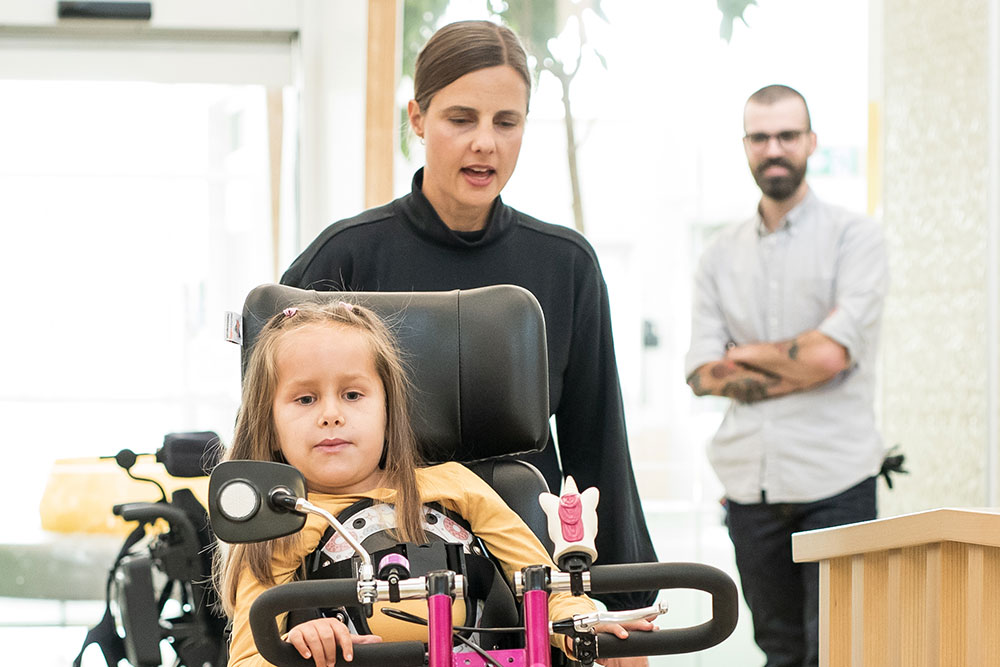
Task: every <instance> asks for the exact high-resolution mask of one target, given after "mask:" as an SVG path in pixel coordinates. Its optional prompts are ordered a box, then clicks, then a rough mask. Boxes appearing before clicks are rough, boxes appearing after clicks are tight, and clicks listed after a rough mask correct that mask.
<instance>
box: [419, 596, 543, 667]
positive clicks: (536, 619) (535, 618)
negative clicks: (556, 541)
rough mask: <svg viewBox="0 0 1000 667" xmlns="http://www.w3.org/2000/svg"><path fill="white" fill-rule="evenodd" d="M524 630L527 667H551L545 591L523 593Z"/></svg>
mask: <svg viewBox="0 0 1000 667" xmlns="http://www.w3.org/2000/svg"><path fill="white" fill-rule="evenodd" d="M524 629H525V641H524V649H525V661H526V662H527V667H551V661H552V656H551V655H550V654H549V594H548V593H547V592H546V591H525V592H524ZM431 667H434V666H433V665H432V666H431Z"/></svg>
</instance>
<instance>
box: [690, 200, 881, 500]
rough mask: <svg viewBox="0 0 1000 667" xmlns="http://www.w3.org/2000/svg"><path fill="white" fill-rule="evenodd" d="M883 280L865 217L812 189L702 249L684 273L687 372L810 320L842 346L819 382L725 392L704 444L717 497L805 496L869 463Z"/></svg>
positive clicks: (862, 473) (860, 473) (813, 496)
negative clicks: (773, 223) (772, 393)
mask: <svg viewBox="0 0 1000 667" xmlns="http://www.w3.org/2000/svg"><path fill="white" fill-rule="evenodd" d="M887 289H888V268H887V259H886V251H885V241H884V237H883V234H882V229H881V227H880V226H879V225H878V224H876V223H875V222H874V221H872V220H870V219H868V218H866V217H864V216H861V215H858V214H854V213H850V212H848V211H846V210H844V209H842V208H839V207H836V206H832V205H830V204H826V203H824V202H821V201H820V200H819V199H818V198H817V197H816V196H815V194H813V192H812V191H810V192H809V193H808V194H807V195H806V198H805V199H804V200H803V201H802V202H801V203H800V204H799V205H798V206H796V207H795V208H794V209H792V211H790V212H789V214H788V215H787V216H786V218H785V220H784V222H783V223H782V225H781V226H780V227H779V228H778V229H777V230H775V231H774V232H773V233H768V230H767V228H766V227H765V225H764V222H763V220H762V219H761V217H760V215H757V216H754V217H753V218H751V219H750V220H748V221H746V222H743V223H741V224H738V225H735V226H733V227H730V228H728V229H726V230H724V231H723V232H721V233H720V235H719V238H718V239H717V240H716V241H715V242H714V243H713V244H712V245H711V246H710V247H709V248H708V249H707V250H706V251H705V254H704V255H703V256H702V258H701V263H700V265H699V267H698V272H697V276H696V278H695V293H694V309H693V310H694V312H693V318H692V319H693V322H692V331H691V349H690V350H689V351H688V354H687V358H686V360H685V368H686V373H687V375H690V374H691V373H692V372H694V371H695V370H696V369H697V368H699V367H700V366H702V365H703V364H705V363H708V362H711V361H717V360H719V359H721V358H722V357H723V356H724V355H725V350H726V344H727V343H728V342H730V341H732V342H735V343H736V344H738V345H743V344H746V343H761V342H777V341H783V340H789V339H792V338H794V337H795V336H797V335H798V334H801V333H804V332H806V331H810V330H813V329H817V330H819V331H820V332H821V333H823V334H825V335H827V336H829V337H830V338H832V339H833V340H835V341H837V342H838V343H840V344H841V345H843V346H844V347H845V348H847V351H848V353H849V354H850V362H851V367H850V368H849V369H848V370H846V371H844V372H843V373H840V374H839V375H838V376H837V377H835V378H834V379H832V380H831V381H829V382H828V383H826V384H824V385H821V386H819V387H817V388H814V389H811V390H809V391H804V392H800V393H794V394H789V395H787V396H781V397H777V398H769V399H765V400H763V401H759V402H756V403H749V404H747V403H739V402H737V401H733V402H732V404H731V405H730V407H729V410H728V412H727V413H726V416H725V418H724V419H723V422H722V425H721V426H720V427H719V431H718V433H716V435H715V437H714V438H713V440H712V443H711V445H710V446H709V460H710V461H711V463H712V466H713V467H714V468H715V472H716V474H717V475H718V476H719V479H720V480H721V481H722V484H723V486H724V487H725V490H726V495H727V497H729V498H731V499H732V500H735V501H736V502H742V503H755V502H760V501H761V491H762V490H764V491H766V492H767V500H768V502H811V501H814V500H820V499H823V498H828V497H830V496H833V495H836V494H838V493H840V492H841V491H844V490H846V489H848V488H850V487H852V486H854V485H855V484H857V483H858V482H860V481H862V480H863V479H866V478H868V477H871V476H873V475H875V474H877V473H878V471H879V468H880V466H881V462H882V457H883V454H884V450H883V446H882V440H881V437H880V436H879V434H878V432H877V431H876V429H875V415H874V407H873V399H874V384H875V356H876V352H877V349H876V348H877V347H878V334H879V324H880V320H881V315H882V303H883V301H884V299H885V294H886V291H887Z"/></svg>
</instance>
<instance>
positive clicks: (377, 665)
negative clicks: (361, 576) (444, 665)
mask: <svg viewBox="0 0 1000 667" xmlns="http://www.w3.org/2000/svg"><path fill="white" fill-rule="evenodd" d="M357 604H358V582H357V580H355V579H327V580H322V581H315V580H314V581H293V582H291V583H287V584H282V585H281V586H275V587H274V588H269V589H268V590H266V591H264V592H263V593H261V594H260V597H258V598H257V599H256V600H254V603H253V605H251V607H250V630H251V632H252V633H253V640H254V642H255V643H256V644H257V649H258V650H259V651H260V654H261V655H262V656H263V657H264V659H265V660H267V661H268V662H270V663H271V664H274V665H278V667H316V662H315V661H314V660H313V659H312V658H310V659H308V660H307V659H306V658H303V657H302V656H301V655H299V652H298V650H296V648H295V647H294V646H292V645H291V644H289V643H288V642H286V641H284V640H283V639H282V638H281V630H280V629H279V628H278V621H277V618H276V617H277V616H279V615H280V614H283V613H285V612H288V611H292V610H294V609H318V608H321V607H341V606H344V605H357ZM425 662H426V649H425V648H424V643H423V642H418V641H409V642H387V643H384V644H355V646H354V659H353V660H352V661H351V662H346V661H345V660H344V656H343V654H342V653H341V651H340V647H339V646H338V647H337V664H338V665H346V666H347V667H385V666H386V665H398V666H399V667H422V665H424V664H425Z"/></svg>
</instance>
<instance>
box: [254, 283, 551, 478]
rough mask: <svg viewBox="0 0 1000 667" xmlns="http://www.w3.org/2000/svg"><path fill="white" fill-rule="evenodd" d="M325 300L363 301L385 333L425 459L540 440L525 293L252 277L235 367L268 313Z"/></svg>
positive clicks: (470, 455)
mask: <svg viewBox="0 0 1000 667" xmlns="http://www.w3.org/2000/svg"><path fill="white" fill-rule="evenodd" d="M327 301H345V302H349V303H357V304H360V305H363V306H366V307H368V308H371V309H372V310H374V311H375V312H376V313H377V314H378V315H379V316H381V317H382V318H383V320H385V321H386V322H387V324H388V325H389V327H390V329H391V330H392V331H393V333H395V335H396V337H397V339H398V340H399V344H400V347H401V349H402V352H403V357H404V360H405V361H406V363H407V365H408V366H409V368H410V379H411V380H412V383H413V386H414V388H415V391H414V395H413V403H414V405H413V406H411V412H412V414H413V425H414V430H415V431H416V434H417V440H418V442H419V443H420V446H421V450H422V452H421V453H422V454H423V456H424V459H425V460H426V461H428V462H429V463H438V462H443V461H461V462H465V463H469V462H474V461H481V460H484V459H493V458H497V457H505V456H511V455H515V454H522V453H527V452H534V451H540V450H541V449H542V448H544V447H545V445H546V443H547V442H548V435H549V430H548V421H549V405H548V361H547V351H546V344H545V322H544V318H543V316H542V311H541V308H540V307H539V305H538V302H537V301H536V300H535V297H534V296H533V295H532V294H531V293H530V292H529V291H527V290H525V289H523V288H521V287H516V286H513V285H494V286H490V287H481V288H477V289H470V290H453V291H450V292H316V291H309V290H301V289H298V288H294V287H287V286H285V285H261V286H260V287H257V288H256V289H254V290H253V291H252V292H250V294H249V295H248V296H247V298H246V302H245V304H244V306H243V350H242V364H243V368H244V369H246V364H247V361H248V359H249V355H250V352H251V351H252V348H253V344H254V342H255V340H256V338H257V336H258V335H259V333H260V331H261V329H262V328H263V326H264V324H265V323H266V322H267V320H268V319H270V318H271V317H272V316H273V315H275V314H276V313H279V312H281V311H282V310H284V309H285V308H287V307H289V306H293V305H297V304H303V303H316V302H327Z"/></svg>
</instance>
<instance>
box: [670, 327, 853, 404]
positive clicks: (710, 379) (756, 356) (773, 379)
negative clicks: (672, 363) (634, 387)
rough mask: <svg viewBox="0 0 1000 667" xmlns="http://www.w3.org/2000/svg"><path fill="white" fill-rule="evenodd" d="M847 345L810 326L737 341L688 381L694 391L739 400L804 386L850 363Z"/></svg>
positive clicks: (819, 381)
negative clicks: (765, 339) (785, 336)
mask: <svg viewBox="0 0 1000 667" xmlns="http://www.w3.org/2000/svg"><path fill="white" fill-rule="evenodd" d="M850 363H851V360H850V355H848V353H847V349H846V348H845V347H844V346H843V345H841V344H840V343H838V342H836V341H834V340H833V339H832V338H830V337H829V336H826V335H825V334H822V333H820V332H819V331H816V330H812V331H807V332H805V333H803V334H799V335H798V336H796V337H795V338H793V339H792V340H788V341H781V342H777V343H753V344H749V345H737V346H734V347H731V348H730V349H728V350H727V351H726V356H725V357H723V358H722V359H720V360H719V361H711V362H709V363H707V364H702V365H701V366H699V367H698V369H697V370H695V371H694V372H693V373H691V375H689V376H688V379H687V383H688V385H690V387H691V390H692V391H693V392H694V393H695V394H696V395H697V396H705V395H708V394H712V395H715V396H726V397H728V398H732V399H734V400H737V401H740V402H741V403H754V402H756V401H761V400H764V399H766V398H773V397H775V396H784V395H785V394H791V393H794V392H798V391H806V390H808V389H812V388H813V387H816V386H818V385H821V384H823V383H825V382H828V381H829V380H831V379H833V378H834V377H835V376H836V375H837V374H838V373H840V372H841V371H843V370H846V369H847V368H848V367H850Z"/></svg>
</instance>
